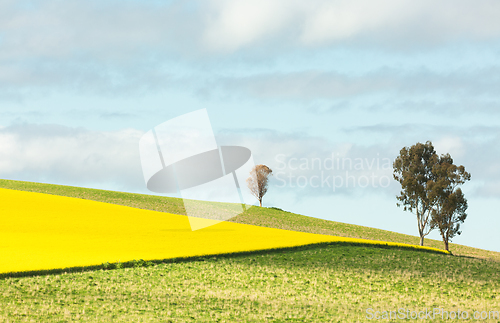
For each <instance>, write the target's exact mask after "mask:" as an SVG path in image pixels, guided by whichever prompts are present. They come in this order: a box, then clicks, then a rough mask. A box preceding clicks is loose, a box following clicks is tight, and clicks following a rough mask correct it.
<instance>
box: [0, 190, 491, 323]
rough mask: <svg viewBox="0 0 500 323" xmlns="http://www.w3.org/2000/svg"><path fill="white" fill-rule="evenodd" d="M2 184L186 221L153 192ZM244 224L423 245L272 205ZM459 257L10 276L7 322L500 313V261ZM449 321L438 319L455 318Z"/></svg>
mask: <svg viewBox="0 0 500 323" xmlns="http://www.w3.org/2000/svg"><path fill="white" fill-rule="evenodd" d="M0 187H3V188H11V189H18V190H28V191H36V192H43V193H49V194H57V195H65V196H72V197H80V198H87V199H92V200H98V201H103V202H109V203H115V204H121V205H128V206H134V207H139V208H145V209H152V210H157V211H168V212H172V213H180V214H182V213H183V212H184V210H183V208H182V202H181V201H180V200H177V199H166V198H161V197H155V196H148V195H138V194H128V193H118V192H109V191H100V190H89V189H83V188H74V187H65V186H54V185H48V184H34V183H26V182H14V181H6V180H0ZM233 220H234V221H235V222H241V223H248V224H257V225H262V226H268V227H277V228H284V229H293V230H298V231H305V232H313V233H323V234H332V235H341V236H349V237H357V238H369V239H376V240H386V241H394V242H407V243H416V242H417V241H418V239H417V238H416V237H412V236H407V235H401V234H397V233H393V232H388V231H383V230H377V229H370V228H366V227H361V226H353V225H348V224H342V223H338V222H330V221H324V220H319V219H314V218H310V217H305V216H301V215H296V214H292V213H288V212H283V211H280V210H275V209H267V208H253V211H251V212H248V213H245V214H242V215H240V216H239V217H237V218H235V219H233ZM433 243H436V245H435V246H436V247H442V246H441V244H440V242H438V241H429V240H426V244H427V245H431V246H433ZM451 249H452V251H453V252H454V254H455V255H457V254H462V255H463V256H447V255H441V254H434V253H428V252H419V251H414V250H408V249H396V248H376V247H366V246H352V245H344V244H336V245H335V244H333V245H319V246H307V247H300V248H294V249H287V250H279V251H264V252H258V253H253V254H244V255H228V256H218V257H204V258H200V259H191V260H189V261H182V262H177V263H160V264H152V263H149V264H146V266H144V264H141V265H140V266H139V265H138V266H137V267H136V268H123V269H118V270H103V269H99V270H94V271H88V272H73V273H66V274H64V273H63V274H53V275H40V276H33V277H7V278H3V279H0V322H266V321H270V322H366V321H369V320H368V319H367V312H366V311H367V309H369V308H371V309H373V311H372V312H371V313H373V312H374V311H384V310H388V311H390V310H394V311H397V310H398V309H404V310H405V311H406V310H409V311H410V312H405V313H411V311H421V310H424V309H425V308H427V309H428V310H429V311H432V310H433V309H434V308H441V309H444V310H447V311H458V310H459V309H460V310H461V311H464V310H465V311H468V314H469V316H472V315H473V314H474V311H478V313H479V314H481V313H480V312H483V313H485V314H486V315H494V314H495V313H493V311H500V261H498V260H499V259H500V257H499V253H496V252H491V251H485V250H479V249H474V248H470V247H465V246H459V245H452V246H451ZM489 312H491V313H489ZM483 315H484V314H483ZM440 318H441V316H436V317H435V319H434V320H433V321H434V322H441V321H443V320H441V319H440ZM374 321H376V320H374ZM378 321H380V320H378ZM382 321H384V322H386V321H387V322H389V321H394V322H397V321H401V320H382ZM482 321H487V322H500V318H496V319H488V320H482Z"/></svg>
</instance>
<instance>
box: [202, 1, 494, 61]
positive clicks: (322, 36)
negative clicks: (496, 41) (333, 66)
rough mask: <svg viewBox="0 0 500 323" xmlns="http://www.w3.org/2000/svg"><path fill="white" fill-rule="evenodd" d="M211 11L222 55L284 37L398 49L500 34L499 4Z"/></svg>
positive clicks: (266, 4) (268, 6)
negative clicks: (374, 44)
mask: <svg viewBox="0 0 500 323" xmlns="http://www.w3.org/2000/svg"><path fill="white" fill-rule="evenodd" d="M211 10H212V11H213V14H212V16H215V17H216V19H210V20H208V23H207V26H206V32H205V40H206V41H207V43H208V44H209V46H211V47H212V48H215V49H218V50H220V51H234V50H236V49H239V48H244V47H248V46H250V45H254V44H256V43H258V42H259V41H263V40H269V39H271V38H278V37H280V36H282V35H283V34H285V35H286V36H288V37H289V38H290V39H291V42H292V44H293V45H295V46H311V45H325V44H329V43H332V42H338V41H346V40H352V39H357V38H363V39H364V41H365V42H367V43H386V44H391V43H392V45H390V46H396V47H398V46H400V45H402V46H403V47H408V46H409V47H412V46H414V45H418V44H422V43H423V44H433V43H441V42H448V41H454V40H463V39H471V40H477V39H480V40H483V39H489V38H498V36H499V34H500V21H499V20H498V18H497V17H498V16H499V14H500V4H499V3H498V2H497V1H494V0H488V1H482V2H480V3H478V2H471V1H453V0H446V1H439V2H436V1H430V0H423V1H417V2H416V1H411V0H402V1H401V0H383V1H376V2H374V1H370V0H357V1H344V0H336V1H330V0H312V1H307V2H301V1H285V0H269V1H257V2H255V1H254V2H248V1H245V0H233V1H222V0H215V1H212V2H211ZM279 43H281V42H279Z"/></svg>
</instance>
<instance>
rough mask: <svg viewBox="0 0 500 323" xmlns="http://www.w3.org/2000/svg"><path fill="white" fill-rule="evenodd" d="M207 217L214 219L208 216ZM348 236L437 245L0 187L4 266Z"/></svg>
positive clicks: (49, 265)
mask: <svg viewBox="0 0 500 323" xmlns="http://www.w3.org/2000/svg"><path fill="white" fill-rule="evenodd" d="M207 221H209V220H207ZM329 242H332V243H334V242H347V243H360V244H374V245H388V246H400V247H410V248H415V249H428V250H435V251H441V250H439V249H434V248H428V247H418V246H410V245H406V244H398V243H392V242H381V241H372V240H364V239H354V238H343V237H334V236H327V235H320V234H312V233H303V232H295V231H287V230H281V229H273V228H264V227H258V226H252V225H246V224H237V223H230V222H220V223H217V224H214V225H212V226H209V227H207V228H204V229H201V230H197V231H191V228H190V225H189V221H188V217H187V216H184V215H177V214H169V213H163V212H156V211H148V210H142V209H136V208H131V207H126V206H119V205H113V204H108V203H102V202H95V201H89V200H83V199H77V198H70V197H63V196H55V195H49V194H42V193H32V192H23V191H15V190H9V189H0V273H8V272H21V271H37V270H48V269H58V268H70V267H80V266H94V265H100V264H102V263H106V262H109V263H114V262H127V261H131V260H134V259H144V260H160V259H170V258H181V257H194V256H204V255H217V254H228V253H237V252H245V251H256V250H265V249H276V248H285V247H294V246H301V245H308V244H317V243H329Z"/></svg>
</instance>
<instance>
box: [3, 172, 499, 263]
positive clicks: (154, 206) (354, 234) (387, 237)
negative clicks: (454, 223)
mask: <svg viewBox="0 0 500 323" xmlns="http://www.w3.org/2000/svg"><path fill="white" fill-rule="evenodd" d="M0 187H1V188H7V189H14V190H21V191H29V192H38V193H46V194H53V195H60V196H68V197H76V198H82V199H88V200H94V201H99V202H106V203H112V204H118V205H124V206H131V207H135V208H140V209H146V210H153V211H160V212H167V213H173V214H183V215H185V214H186V210H185V209H184V205H183V203H182V199H179V198H170V197H162V196H155V195H145V194H134V193H124V192H115V191H106V190H98V189H89V188H82V187H73V186H63V185H53V184H42V183H33V182H22V181H11V180H2V179H0ZM229 222H235V223H243V224H251V225H258V226H262V227H269V228H278V229H285V230H293V231H300V232H309V233H319V234H326V235H334V236H340V237H350V238H361V239H370V240H380V241H391V242H400V243H407V244H414V245H416V244H418V243H419V238H418V237H416V236H411V235H407V234H401V233H396V232H391V231H386V230H380V229H374V228H369V227H364V226H359V225H353V224H346V223H341V222H335V221H328V220H322V219H318V218H313V217H309V216H305V215H299V214H294V213H290V212H286V211H282V210H279V209H274V208H259V207H253V208H251V209H250V210H248V211H247V212H244V213H242V214H240V215H239V216H237V217H234V218H232V219H230V220H229ZM425 245H426V246H429V247H433V248H443V242H442V241H439V240H433V239H426V240H425ZM450 250H451V251H452V253H453V254H454V255H457V256H467V257H476V258H483V259H494V260H498V261H500V253H499V252H494V251H488V250H483V249H478V248H473V247H468V246H463V245H459V244H454V243H451V244H450Z"/></svg>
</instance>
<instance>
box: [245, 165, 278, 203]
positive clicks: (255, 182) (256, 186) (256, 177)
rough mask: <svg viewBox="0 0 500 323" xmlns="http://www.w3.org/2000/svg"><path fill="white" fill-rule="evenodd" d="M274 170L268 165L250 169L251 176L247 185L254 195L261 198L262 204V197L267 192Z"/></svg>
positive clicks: (258, 198)
mask: <svg viewBox="0 0 500 323" xmlns="http://www.w3.org/2000/svg"><path fill="white" fill-rule="evenodd" d="M272 172H273V171H272V170H271V168H269V167H267V166H266V165H257V166H255V167H254V168H253V169H252V170H251V171H250V177H249V178H248V179H247V185H248V188H249V189H250V192H251V193H252V195H253V196H255V197H256V198H257V200H259V205H260V206H262V198H263V197H264V195H266V193H267V188H268V180H269V176H270V175H271V173H272Z"/></svg>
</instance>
